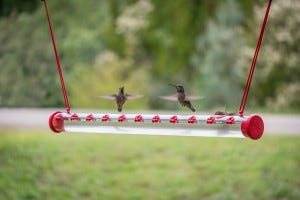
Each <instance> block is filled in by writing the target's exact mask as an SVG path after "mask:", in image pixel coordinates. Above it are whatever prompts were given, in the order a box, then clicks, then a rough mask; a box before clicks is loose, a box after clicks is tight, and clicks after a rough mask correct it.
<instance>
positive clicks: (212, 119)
mask: <svg viewBox="0 0 300 200" xmlns="http://www.w3.org/2000/svg"><path fill="white" fill-rule="evenodd" d="M215 120H216V118H215V117H214V116H211V117H209V118H208V119H207V120H206V123H207V124H214V123H215Z"/></svg>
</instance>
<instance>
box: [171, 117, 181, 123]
mask: <svg viewBox="0 0 300 200" xmlns="http://www.w3.org/2000/svg"><path fill="white" fill-rule="evenodd" d="M178 122H179V121H178V117H177V116H176V115H174V116H172V117H171V118H170V123H172V124H175V123H178Z"/></svg>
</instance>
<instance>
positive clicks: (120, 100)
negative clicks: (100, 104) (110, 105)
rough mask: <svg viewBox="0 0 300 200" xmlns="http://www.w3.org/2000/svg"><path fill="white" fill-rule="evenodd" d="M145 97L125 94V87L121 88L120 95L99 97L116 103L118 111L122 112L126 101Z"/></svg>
mask: <svg viewBox="0 0 300 200" xmlns="http://www.w3.org/2000/svg"><path fill="white" fill-rule="evenodd" d="M143 96H144V95H138V94H125V92H124V87H120V88H119V92H118V94H109V95H103V96H97V97H100V98H104V99H111V100H114V101H116V104H117V107H118V111H119V112H121V111H122V108H123V104H124V103H125V101H126V100H128V99H136V98H141V97H143Z"/></svg>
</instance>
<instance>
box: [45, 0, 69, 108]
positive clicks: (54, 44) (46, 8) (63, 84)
mask: <svg viewBox="0 0 300 200" xmlns="http://www.w3.org/2000/svg"><path fill="white" fill-rule="evenodd" d="M42 1H43V2H44V6H45V11H46V15H47V20H48V25H49V29H50V34H51V40H52V44H53V50H54V54H55V59H56V65H57V70H58V74H59V78H60V84H61V89H62V93H63V96H64V101H65V107H66V110H67V113H70V104H69V99H68V94H67V90H66V87H65V83H64V78H63V73H62V69H61V66H60V59H59V56H58V52H57V49H56V43H55V38H54V33H53V30H52V25H51V20H50V15H49V12H48V6H47V3H46V0H42Z"/></svg>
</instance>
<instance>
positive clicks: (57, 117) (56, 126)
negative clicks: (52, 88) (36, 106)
mask: <svg viewBox="0 0 300 200" xmlns="http://www.w3.org/2000/svg"><path fill="white" fill-rule="evenodd" d="M49 127H50V129H51V130H52V131H53V132H55V133H60V132H62V131H64V118H63V116H62V114H61V112H60V111H57V112H54V113H53V114H51V115H50V117H49Z"/></svg>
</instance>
